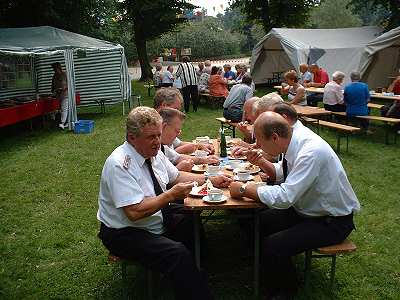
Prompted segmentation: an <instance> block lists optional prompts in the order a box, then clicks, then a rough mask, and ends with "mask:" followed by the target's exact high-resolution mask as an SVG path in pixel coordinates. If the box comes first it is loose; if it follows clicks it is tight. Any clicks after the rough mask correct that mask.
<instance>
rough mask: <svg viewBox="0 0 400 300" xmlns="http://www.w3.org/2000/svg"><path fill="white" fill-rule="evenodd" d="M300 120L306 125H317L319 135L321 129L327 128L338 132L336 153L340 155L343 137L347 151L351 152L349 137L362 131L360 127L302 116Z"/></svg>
mask: <svg viewBox="0 0 400 300" xmlns="http://www.w3.org/2000/svg"><path fill="white" fill-rule="evenodd" d="M300 119H301V121H303V122H305V123H306V124H312V125H317V126H318V134H319V128H320V127H326V128H330V129H334V130H336V132H337V144H336V151H337V152H338V153H339V152H340V139H341V138H342V137H343V135H345V136H346V151H349V135H350V134H353V133H356V132H359V131H361V128H358V127H353V126H349V125H343V124H338V123H333V122H328V121H324V120H319V119H314V118H309V117H305V116H302V117H301V118H300Z"/></svg>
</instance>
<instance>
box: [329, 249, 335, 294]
mask: <svg viewBox="0 0 400 300" xmlns="http://www.w3.org/2000/svg"><path fill="white" fill-rule="evenodd" d="M335 272H336V255H332V261H331V278H330V289H331V291H333V286H334V284H335Z"/></svg>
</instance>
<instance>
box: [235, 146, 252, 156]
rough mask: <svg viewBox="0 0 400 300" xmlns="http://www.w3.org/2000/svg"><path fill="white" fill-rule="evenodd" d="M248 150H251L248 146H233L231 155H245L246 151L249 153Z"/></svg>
mask: <svg viewBox="0 0 400 300" xmlns="http://www.w3.org/2000/svg"><path fill="white" fill-rule="evenodd" d="M247 151H249V149H248V148H246V147H233V148H232V151H231V155H232V156H233V157H239V156H243V155H245V153H247Z"/></svg>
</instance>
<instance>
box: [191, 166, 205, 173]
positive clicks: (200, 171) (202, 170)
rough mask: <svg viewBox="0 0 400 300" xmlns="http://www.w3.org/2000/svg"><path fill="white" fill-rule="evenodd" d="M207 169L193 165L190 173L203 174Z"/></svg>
mask: <svg viewBox="0 0 400 300" xmlns="http://www.w3.org/2000/svg"><path fill="white" fill-rule="evenodd" d="M206 169H207V167H205V168H203V167H202V165H194V166H193V167H192V172H198V173H203V172H205V171H206Z"/></svg>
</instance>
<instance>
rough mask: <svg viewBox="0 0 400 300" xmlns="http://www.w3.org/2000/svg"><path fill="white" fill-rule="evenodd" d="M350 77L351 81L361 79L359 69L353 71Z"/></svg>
mask: <svg viewBox="0 0 400 300" xmlns="http://www.w3.org/2000/svg"><path fill="white" fill-rule="evenodd" d="M350 79H351V81H359V80H360V79H361V75H360V72H357V71H353V72H351V73H350Z"/></svg>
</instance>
